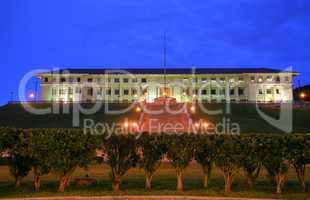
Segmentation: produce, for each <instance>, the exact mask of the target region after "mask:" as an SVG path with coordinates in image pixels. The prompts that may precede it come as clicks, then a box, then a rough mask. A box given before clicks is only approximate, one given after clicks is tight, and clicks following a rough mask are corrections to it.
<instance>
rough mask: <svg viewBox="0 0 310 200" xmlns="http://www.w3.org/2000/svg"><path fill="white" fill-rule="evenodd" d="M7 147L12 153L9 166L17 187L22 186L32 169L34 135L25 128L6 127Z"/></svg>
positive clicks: (10, 153)
mask: <svg viewBox="0 0 310 200" xmlns="http://www.w3.org/2000/svg"><path fill="white" fill-rule="evenodd" d="M6 131H7V132H6V136H5V137H6V142H5V145H6V147H5V148H6V149H7V150H8V153H9V155H10V157H9V159H8V160H9V168H10V173H11V175H12V176H13V178H14V183H15V187H20V185H21V183H22V179H23V178H24V177H25V176H27V175H28V174H29V172H30V170H31V166H32V164H33V160H32V158H31V156H30V154H31V146H30V145H31V143H32V135H31V134H27V133H26V132H25V131H24V130H23V129H6Z"/></svg>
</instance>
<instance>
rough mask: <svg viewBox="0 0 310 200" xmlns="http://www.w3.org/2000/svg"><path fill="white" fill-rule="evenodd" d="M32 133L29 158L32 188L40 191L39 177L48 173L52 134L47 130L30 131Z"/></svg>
mask: <svg viewBox="0 0 310 200" xmlns="http://www.w3.org/2000/svg"><path fill="white" fill-rule="evenodd" d="M28 131H29V132H32V135H33V142H32V147H31V149H32V154H31V158H32V160H33V163H32V169H33V173H34V188H35V191H40V187H41V178H40V177H41V176H42V175H44V174H48V173H49V172H50V169H51V166H50V163H51V160H50V156H51V155H50V154H53V153H54V152H51V150H50V148H51V146H50V144H51V141H52V140H53V138H52V136H53V134H50V133H49V131H48V130H47V129H30V130H28Z"/></svg>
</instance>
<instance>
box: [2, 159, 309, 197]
mask: <svg viewBox="0 0 310 200" xmlns="http://www.w3.org/2000/svg"><path fill="white" fill-rule="evenodd" d="M85 174H89V175H90V176H94V177H96V178H97V179H98V181H99V183H98V184H97V185H92V186H83V187H77V186H75V184H74V182H72V183H71V184H70V186H69V187H68V188H67V190H66V192H65V193H64V194H61V193H57V184H58V183H57V177H56V176H55V175H53V174H49V175H46V176H43V177H42V190H41V192H39V193H36V192H34V189H33V184H32V177H33V175H32V174H29V175H28V176H27V177H26V178H25V179H24V185H23V186H22V187H21V188H20V189H14V187H13V179H12V178H11V177H10V175H9V171H8V168H7V167H6V166H1V167H0V196H1V197H26V196H27V197H33V196H60V195H82V196H87V195H201V196H233V197H259V198H285V199H310V195H309V192H307V193H301V192H300V189H299V185H298V183H297V180H296V176H295V173H294V170H293V169H290V171H289V174H288V177H287V181H286V184H285V188H284V193H283V195H281V196H278V195H276V194H275V192H274V191H275V187H274V186H273V185H272V183H271V182H270V180H269V179H268V177H267V175H266V172H265V171H262V173H261V175H260V177H259V178H258V182H257V186H256V189H255V190H251V191H248V190H247V189H246V186H245V177H244V176H243V173H242V172H241V171H240V172H239V173H238V174H237V175H236V178H235V181H234V185H233V192H231V193H228V194H227V193H224V192H223V187H224V181H223V178H222V174H221V172H220V171H219V170H217V169H214V171H213V172H212V177H211V181H210V188H209V189H203V188H202V172H201V169H200V167H199V166H198V165H197V164H194V163H193V164H191V165H190V166H189V167H188V168H186V171H185V191H184V192H176V191H175V186H176V179H175V171H174V169H173V168H172V167H171V165H170V164H168V163H164V164H162V166H161V167H160V168H159V169H158V171H157V172H156V173H155V176H154V182H153V189H152V190H151V191H147V190H145V189H144V174H143V171H142V170H141V169H138V168H135V169H131V170H130V171H129V173H127V174H126V176H125V177H124V181H123V183H122V185H121V192H119V193H114V192H112V191H111V182H110V179H109V168H108V166H107V165H97V164H93V165H92V166H91V167H90V168H89V169H88V170H87V171H85V170H84V169H78V170H77V171H76V172H75V174H74V177H79V176H83V175H85ZM74 177H73V178H74ZM309 180H310V173H309V170H308V172H307V181H309Z"/></svg>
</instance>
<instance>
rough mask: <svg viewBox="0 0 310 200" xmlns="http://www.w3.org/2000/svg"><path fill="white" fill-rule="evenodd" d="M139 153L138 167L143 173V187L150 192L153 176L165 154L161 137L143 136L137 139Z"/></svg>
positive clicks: (164, 146)
mask: <svg viewBox="0 0 310 200" xmlns="http://www.w3.org/2000/svg"><path fill="white" fill-rule="evenodd" d="M139 152H140V160H139V166H140V167H141V168H143V169H144V172H145V187H146V189H149V190H150V189H151V188H152V178H153V174H154V172H155V171H156V170H157V169H158V167H159V166H160V163H161V160H162V158H163V155H164V154H165V153H166V145H165V143H164V139H163V136H162V135H148V134H143V135H142V136H141V137H140V139H139Z"/></svg>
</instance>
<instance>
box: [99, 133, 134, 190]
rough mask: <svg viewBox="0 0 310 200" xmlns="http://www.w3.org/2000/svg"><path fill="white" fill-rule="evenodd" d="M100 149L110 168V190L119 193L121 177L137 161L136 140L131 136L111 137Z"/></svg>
mask: <svg viewBox="0 0 310 200" xmlns="http://www.w3.org/2000/svg"><path fill="white" fill-rule="evenodd" d="M102 148H103V151H104V152H105V154H106V156H107V163H108V164H109V165H110V167H111V178H112V182H113V183H112V189H113V190H114V191H119V189H120V184H121V182H122V177H123V176H124V174H125V173H126V172H127V171H128V170H129V169H130V168H132V167H135V166H136V163H137V162H138V160H139V156H138V154H137V149H136V148H137V144H136V140H135V138H134V136H133V135H111V137H109V138H108V139H104V142H103V146H102Z"/></svg>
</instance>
